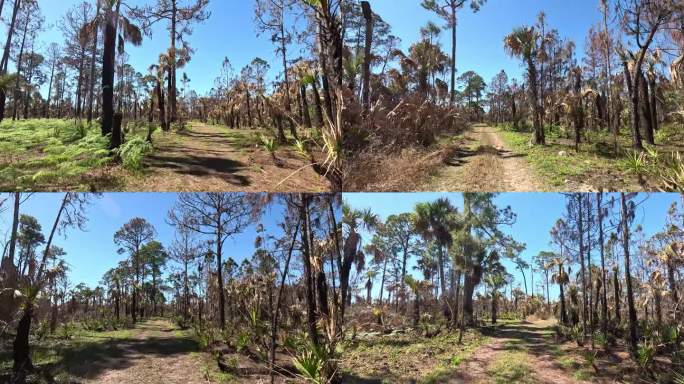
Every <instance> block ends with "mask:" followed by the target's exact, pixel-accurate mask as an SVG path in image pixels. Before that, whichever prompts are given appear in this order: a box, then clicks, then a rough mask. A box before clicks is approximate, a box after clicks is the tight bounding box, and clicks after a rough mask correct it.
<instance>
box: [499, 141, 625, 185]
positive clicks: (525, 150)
mask: <svg viewBox="0 0 684 384" xmlns="http://www.w3.org/2000/svg"><path fill="white" fill-rule="evenodd" d="M500 135H501V137H502V138H503V139H504V141H506V142H507V143H508V144H509V145H511V147H512V148H513V150H514V151H515V152H517V153H522V154H525V155H527V160H528V161H529V162H530V164H531V165H532V167H533V169H534V170H535V171H536V172H537V173H538V174H539V175H540V176H541V177H542V179H543V180H544V181H545V182H546V183H547V184H549V185H550V186H552V187H556V188H557V187H561V186H564V185H565V184H566V181H567V180H569V179H573V178H578V177H581V176H582V175H585V174H587V173H590V172H596V171H597V170H599V169H602V170H605V171H608V170H611V169H619V166H618V164H617V163H616V162H615V160H612V159H609V158H607V157H604V156H600V155H597V154H595V153H591V152H586V151H583V150H580V153H577V154H576V153H574V150H573V149H571V148H570V147H568V146H564V145H554V144H552V145H548V146H545V147H542V146H530V144H529V143H530V134H529V133H525V132H515V131H500ZM561 151H565V152H566V154H567V155H566V156H559V153H560V152H561Z"/></svg>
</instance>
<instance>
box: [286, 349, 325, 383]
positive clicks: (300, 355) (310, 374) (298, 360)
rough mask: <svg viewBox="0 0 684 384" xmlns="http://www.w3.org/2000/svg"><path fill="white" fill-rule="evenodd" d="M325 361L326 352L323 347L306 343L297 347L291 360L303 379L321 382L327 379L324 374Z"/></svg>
mask: <svg viewBox="0 0 684 384" xmlns="http://www.w3.org/2000/svg"><path fill="white" fill-rule="evenodd" d="M327 361H328V354H327V353H326V352H325V350H324V349H323V348H321V347H316V346H314V345H311V344H306V345H303V346H300V347H299V348H298V351H297V352H296V354H295V356H294V358H293V361H292V362H293V364H294V366H295V368H297V371H298V372H299V374H300V375H301V376H302V377H303V378H304V379H306V380H307V381H309V382H312V383H316V384H323V383H326V382H327V381H328V380H327V378H326V375H325V367H326V365H327Z"/></svg>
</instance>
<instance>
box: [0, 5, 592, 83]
mask: <svg viewBox="0 0 684 384" xmlns="http://www.w3.org/2000/svg"><path fill="white" fill-rule="evenodd" d="M79 1H80V0H59V1H58V0H39V3H40V6H41V7H42V11H43V14H44V15H45V17H46V26H47V30H46V31H45V32H43V33H42V35H41V40H42V41H43V42H44V43H45V45H47V43H48V42H53V41H54V42H60V43H61V42H63V37H62V35H61V32H60V31H59V28H58V25H59V23H60V21H61V19H62V17H63V15H64V14H65V12H66V10H67V9H69V8H70V7H72V6H74V4H77V3H78V2H79ZM151 2H152V0H129V3H130V4H145V3H151ZM371 5H372V7H373V9H374V11H375V12H376V13H377V14H379V15H380V16H381V17H382V18H383V19H384V20H385V21H387V22H388V23H389V24H390V25H391V26H392V28H393V34H395V35H397V36H399V37H400V38H401V39H402V41H403V47H402V49H404V50H406V49H408V47H409V46H410V45H411V44H412V43H413V42H415V41H416V40H417V39H418V38H419V30H420V27H421V26H423V25H425V24H426V23H427V22H428V21H430V20H432V21H435V22H438V24H440V25H441V24H442V22H441V21H440V20H439V19H438V17H437V16H436V15H434V14H432V13H430V12H428V11H426V10H424V9H423V8H422V7H421V6H420V1H419V0H371ZM5 8H8V7H5ZM209 8H210V10H211V13H212V16H211V18H210V19H209V20H207V21H206V22H204V23H203V24H199V25H195V26H194V34H193V35H192V36H190V37H188V38H187V40H188V41H189V43H190V45H191V46H192V47H193V48H195V50H196V52H195V55H194V57H193V59H192V61H191V62H190V63H189V64H188V66H187V67H186V68H185V69H183V70H182V71H184V72H187V74H188V76H189V77H190V79H191V83H190V87H191V88H193V89H196V90H197V91H198V92H199V93H203V92H205V91H206V90H208V89H210V88H211V87H212V86H213V82H214V79H215V78H216V76H217V75H218V73H219V69H220V66H221V63H222V61H223V58H224V57H228V58H229V59H230V60H231V62H232V63H233V66H234V67H235V69H236V70H237V71H239V70H240V68H242V67H243V66H245V65H246V64H248V63H249V62H250V61H251V60H252V59H253V58H255V57H261V58H263V59H265V60H267V61H269V62H270V63H271V67H272V69H271V73H270V77H271V78H273V77H274V76H275V75H276V73H278V72H280V64H279V61H278V60H276V56H275V51H274V46H273V45H272V43H271V42H270V36H268V35H262V36H259V37H257V35H256V29H255V25H254V0H211V1H210V5H209ZM541 10H544V11H545V12H546V14H547V18H548V23H549V25H550V26H551V27H555V28H558V30H559V31H560V34H561V36H563V37H568V38H570V39H572V40H574V41H575V43H576V44H577V53H578V55H579V56H581V55H582V52H583V49H582V47H583V46H584V40H585V36H586V32H587V30H588V29H589V27H590V26H591V25H592V24H594V23H596V22H598V21H599V20H600V14H599V12H598V0H575V1H567V0H543V1H540V0H489V1H488V2H487V4H485V5H484V6H483V7H482V9H481V10H480V12H478V13H476V14H473V13H472V12H471V11H470V10H469V9H468V8H466V9H464V10H463V11H462V12H461V14H460V18H459V25H458V43H457V47H458V51H457V62H458V64H457V66H458V72H459V73H463V72H465V71H468V70H475V71H476V72H478V73H480V74H481V75H482V77H483V78H484V79H485V80H486V81H489V80H490V79H491V78H492V77H493V76H494V75H495V74H496V73H497V72H499V71H500V70H501V69H505V70H506V72H507V73H509V76H519V74H520V73H521V67H520V63H519V61H517V60H515V59H511V58H509V57H508V56H507V55H506V53H505V52H504V50H503V43H502V41H503V38H504V36H505V35H506V34H508V33H509V32H510V31H511V30H512V29H513V28H514V27H517V26H520V25H522V24H532V23H534V22H535V20H536V15H537V14H538V13H539V11H541ZM7 13H8V11H5V14H7ZM4 16H6V15H4ZM2 35H4V32H2ZM168 40H169V38H168V33H167V31H166V26H165V25H163V23H162V24H159V25H158V26H157V27H156V28H155V29H154V34H153V36H152V38H149V37H147V36H146V37H145V40H144V42H143V45H142V47H139V48H135V47H128V48H127V50H128V53H129V54H130V55H131V60H130V63H131V64H132V65H133V66H134V67H135V68H136V69H137V70H138V71H140V72H142V73H145V72H146V71H147V68H148V67H149V65H150V64H152V63H154V62H156V61H157V60H158V57H159V54H160V53H161V52H164V51H165V50H166V49H167V48H168V45H169V42H168ZM441 42H442V44H443V45H444V48H445V50H447V51H448V48H449V46H450V38H449V34H448V33H445V34H444V35H443V36H442V38H441ZM302 54H304V53H303V52H300V51H299V50H298V49H297V48H293V50H292V51H291V52H290V57H291V58H295V57H298V56H300V55H302Z"/></svg>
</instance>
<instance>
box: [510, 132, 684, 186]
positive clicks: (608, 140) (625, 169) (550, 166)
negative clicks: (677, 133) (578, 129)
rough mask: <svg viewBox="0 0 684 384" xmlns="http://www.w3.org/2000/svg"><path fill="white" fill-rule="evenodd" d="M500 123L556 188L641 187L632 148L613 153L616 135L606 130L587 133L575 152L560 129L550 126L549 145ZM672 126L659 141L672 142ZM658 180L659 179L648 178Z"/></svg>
mask: <svg viewBox="0 0 684 384" xmlns="http://www.w3.org/2000/svg"><path fill="white" fill-rule="evenodd" d="M506 128H507V127H502V126H498V127H497V130H498V133H499V135H500V137H501V138H502V139H503V140H504V141H505V142H506V143H507V144H508V145H509V146H510V147H511V149H512V150H513V151H514V152H515V153H516V154H520V155H523V156H526V158H527V161H528V162H529V163H530V165H531V166H532V168H533V170H534V171H535V173H537V174H538V175H539V177H540V178H542V179H543V180H544V181H546V183H547V184H548V185H549V186H551V187H552V188H553V189H563V190H566V189H579V190H584V189H589V190H596V189H598V188H599V187H602V188H603V189H604V190H629V191H640V190H643V189H644V187H642V186H641V184H640V181H639V176H638V174H637V173H636V172H634V171H633V166H632V164H631V160H630V156H629V154H630V152H629V151H628V150H623V151H622V152H621V154H620V156H615V155H614V153H613V138H612V136H609V135H607V134H599V133H594V132H589V133H587V135H588V136H589V137H588V140H586V142H583V143H581V144H580V148H579V152H576V151H575V149H574V146H573V144H572V140H570V139H567V138H565V137H562V136H564V134H562V133H561V132H560V131H559V130H557V129H549V130H547V145H546V146H533V145H531V144H530V138H531V133H529V132H519V131H514V130H510V129H506ZM673 132H674V131H673V128H668V129H663V131H662V133H661V138H660V140H661V141H660V142H664V143H669V141H670V140H669V136H668V135H669V134H670V133H672V134H674V133H673ZM618 143H619V146H620V148H623V149H624V148H629V146H630V143H629V137H628V136H626V135H622V136H620V137H619V140H618ZM674 149H675V148H674V147H672V146H671V145H669V144H662V145H660V146H659V148H658V150H660V151H662V152H668V151H672V150H674ZM649 181H650V183H649V186H650V185H651V184H657V180H649Z"/></svg>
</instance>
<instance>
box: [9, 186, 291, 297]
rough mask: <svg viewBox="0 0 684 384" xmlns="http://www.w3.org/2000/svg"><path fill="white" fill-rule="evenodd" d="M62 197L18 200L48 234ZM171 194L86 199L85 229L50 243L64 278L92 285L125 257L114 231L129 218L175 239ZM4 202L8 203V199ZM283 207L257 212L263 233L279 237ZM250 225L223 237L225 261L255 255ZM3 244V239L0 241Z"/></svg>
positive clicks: (166, 240)
mask: <svg viewBox="0 0 684 384" xmlns="http://www.w3.org/2000/svg"><path fill="white" fill-rule="evenodd" d="M63 196H64V195H63V194H61V193H54V194H52V193H48V194H33V195H32V196H31V197H30V198H29V199H28V200H27V201H26V203H24V204H22V207H21V213H22V214H28V215H32V216H35V217H36V218H37V219H38V220H39V222H40V224H41V225H42V227H43V233H46V236H47V232H49V230H50V228H51V225H52V223H53V222H54V219H55V215H56V214H57V209H58V208H59V204H60V202H61V199H62V197H63ZM175 201H176V194H174V193H107V194H104V195H103V196H102V197H101V198H98V199H93V200H91V204H90V205H89V206H88V209H87V216H88V218H89V221H88V223H87V225H86V227H87V231H86V232H81V231H79V230H77V229H70V230H69V231H68V232H67V233H66V237H64V236H58V237H57V238H55V240H54V244H55V245H57V246H60V247H62V248H64V250H65V251H66V257H65V259H66V261H67V262H68V263H69V266H70V268H71V270H70V272H69V279H70V280H71V282H72V284H73V285H76V284H78V283H80V282H84V283H86V284H88V285H89V286H92V287H94V286H96V285H97V284H98V283H99V281H100V279H101V277H102V275H103V274H104V273H105V272H106V271H107V270H109V269H110V268H113V267H115V266H116V265H117V264H118V262H119V261H120V260H124V259H125V258H126V257H127V255H119V254H118V253H117V249H118V247H117V246H115V245H114V242H113V238H114V233H115V232H116V231H117V230H118V229H119V228H121V226H122V225H123V224H125V223H126V222H128V221H129V220H130V219H132V218H134V217H142V218H145V219H146V220H147V221H149V222H150V223H151V224H152V225H153V226H154V227H155V228H156V230H157V233H158V235H157V238H156V239H157V240H158V241H160V242H161V243H162V244H164V246H169V245H170V244H171V242H172V241H173V239H174V228H173V227H171V226H169V225H168V224H166V218H167V212H168V211H169V209H170V208H171V207H172V206H173V205H174V203H175ZM8 204H9V205H11V204H12V201H11V199H10V201H9V202H8ZM11 215H12V212H11V209H7V210H6V211H4V212H2V213H0V239H3V240H4V239H6V238H9V233H10V229H11V223H12V222H11V219H12V216H11ZM282 216H283V208H282V207H281V206H279V205H276V206H271V207H269V208H268V209H267V211H266V214H265V215H264V216H262V220H261V223H262V224H263V225H264V227H265V229H266V231H267V233H270V234H273V235H276V236H277V235H278V234H280V233H282V232H281V230H280V228H278V227H277V222H278V221H279V220H281V219H282ZM255 238H256V231H255V226H254V225H253V226H251V227H249V228H248V229H247V230H245V231H244V232H243V233H241V234H239V235H238V236H235V237H234V238H231V239H228V240H227V241H226V244H225V247H224V250H225V254H224V260H226V259H227V258H228V257H232V258H233V259H235V260H236V261H237V262H238V263H240V262H241V261H242V260H244V259H245V258H249V257H251V256H252V255H253V253H254V239H255ZM3 243H4V241H3Z"/></svg>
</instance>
